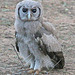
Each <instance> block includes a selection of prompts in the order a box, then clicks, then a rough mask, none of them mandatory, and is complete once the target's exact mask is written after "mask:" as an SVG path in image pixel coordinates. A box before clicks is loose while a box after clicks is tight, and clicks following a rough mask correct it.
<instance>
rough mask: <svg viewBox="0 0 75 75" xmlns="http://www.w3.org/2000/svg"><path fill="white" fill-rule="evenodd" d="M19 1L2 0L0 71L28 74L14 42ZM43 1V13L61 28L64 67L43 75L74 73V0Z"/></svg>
mask: <svg viewBox="0 0 75 75" xmlns="http://www.w3.org/2000/svg"><path fill="white" fill-rule="evenodd" d="M19 1H21V0H0V75H26V73H24V68H22V69H21V67H22V65H21V63H20V61H19V59H18V58H17V55H16V53H15V51H14V49H13V47H12V46H11V44H13V45H15V44H14V42H15V40H14V38H15V37H14V35H15V32H14V31H15V29H14V20H15V19H14V11H15V6H16V4H17V3H18V2H19ZM42 1H43V2H42V4H43V7H44V17H46V18H47V20H48V21H49V22H51V23H52V24H54V26H55V27H56V29H57V30H58V31H59V40H60V42H61V43H62V46H63V53H64V57H65V67H64V69H62V70H52V71H49V74H40V75H75V0H42ZM27 75H28V74H27Z"/></svg>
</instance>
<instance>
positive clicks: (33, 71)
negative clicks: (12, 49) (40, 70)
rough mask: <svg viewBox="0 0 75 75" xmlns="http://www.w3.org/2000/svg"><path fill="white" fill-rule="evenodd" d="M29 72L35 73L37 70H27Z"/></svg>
mask: <svg viewBox="0 0 75 75" xmlns="http://www.w3.org/2000/svg"><path fill="white" fill-rule="evenodd" d="M27 73H29V74H32V73H35V70H33V69H30V70H28V71H27Z"/></svg>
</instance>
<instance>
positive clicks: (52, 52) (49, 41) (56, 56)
mask: <svg viewBox="0 0 75 75" xmlns="http://www.w3.org/2000/svg"><path fill="white" fill-rule="evenodd" d="M42 42H43V43H44V44H45V45H46V47H47V49H45V50H47V54H48V55H49V56H50V58H51V59H52V61H53V62H54V63H55V68H58V69H62V68H63V67H64V56H63V52H62V49H61V45H60V43H59V42H58V40H57V38H56V37H54V36H53V35H46V34H44V35H43V36H42Z"/></svg>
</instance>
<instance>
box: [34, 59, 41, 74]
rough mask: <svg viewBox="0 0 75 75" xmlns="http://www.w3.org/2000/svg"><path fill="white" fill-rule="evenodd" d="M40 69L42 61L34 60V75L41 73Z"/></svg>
mask: <svg viewBox="0 0 75 75" xmlns="http://www.w3.org/2000/svg"><path fill="white" fill-rule="evenodd" d="M41 67H42V61H41V60H40V59H36V60H35V66H34V70H35V74H36V75H38V74H39V72H40V71H41Z"/></svg>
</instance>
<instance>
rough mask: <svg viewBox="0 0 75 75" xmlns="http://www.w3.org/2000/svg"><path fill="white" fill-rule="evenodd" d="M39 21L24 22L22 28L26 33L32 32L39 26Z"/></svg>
mask: <svg viewBox="0 0 75 75" xmlns="http://www.w3.org/2000/svg"><path fill="white" fill-rule="evenodd" d="M41 26H42V25H41V23H39V22H26V23H25V24H24V29H25V32H26V33H27V34H34V33H36V32H37V31H38V30H39V29H40V28H41Z"/></svg>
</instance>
